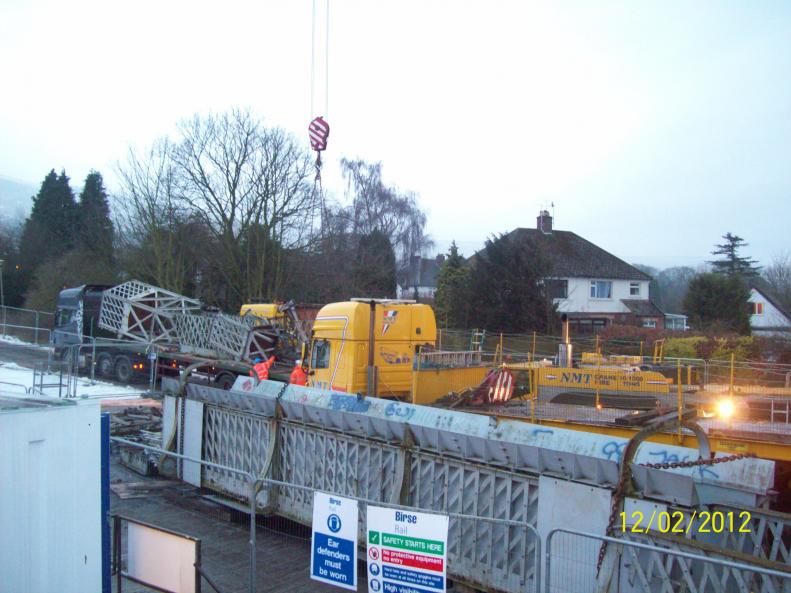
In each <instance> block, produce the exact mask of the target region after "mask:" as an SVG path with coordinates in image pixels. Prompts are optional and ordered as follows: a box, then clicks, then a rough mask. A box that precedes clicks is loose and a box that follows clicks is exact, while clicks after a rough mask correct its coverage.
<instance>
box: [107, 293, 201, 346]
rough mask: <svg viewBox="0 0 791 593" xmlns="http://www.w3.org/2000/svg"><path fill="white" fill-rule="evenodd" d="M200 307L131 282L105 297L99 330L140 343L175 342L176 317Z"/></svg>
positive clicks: (195, 302) (179, 296)
mask: <svg viewBox="0 0 791 593" xmlns="http://www.w3.org/2000/svg"><path fill="white" fill-rule="evenodd" d="M200 307H201V305H200V302H199V301H197V300H195V299H190V298H187V297H185V296H183V295H180V294H177V293H175V292H171V291H169V290H165V289H164V288H159V287H158V286H152V285H150V284H146V283H145V282H140V281H138V280H130V281H128V282H124V283H123V284H119V285H118V286H114V287H113V288H110V289H107V290H105V291H104V293H103V294H102V304H101V308H100V311H99V327H101V328H102V329H106V330H109V331H111V332H114V333H115V334H116V335H117V336H118V337H123V338H127V339H130V340H135V341H138V342H146V343H153V342H158V343H161V342H175V341H177V337H176V332H175V329H176V322H175V318H176V316H177V315H184V314H187V313H191V312H196V311H200Z"/></svg>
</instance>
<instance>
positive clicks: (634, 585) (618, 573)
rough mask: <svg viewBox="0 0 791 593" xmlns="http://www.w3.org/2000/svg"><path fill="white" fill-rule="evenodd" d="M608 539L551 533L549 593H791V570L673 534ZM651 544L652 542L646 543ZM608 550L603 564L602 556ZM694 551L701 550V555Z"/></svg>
mask: <svg viewBox="0 0 791 593" xmlns="http://www.w3.org/2000/svg"><path fill="white" fill-rule="evenodd" d="M633 537H634V536H631V535H630V536H625V537H623V538H616V537H608V536H604V535H598V534H595V533H587V532H583V531H577V530H572V529H563V528H557V529H553V530H551V531H550V532H549V533H548V534H547V538H546V542H545V543H546V545H545V555H546V558H545V562H546V564H545V570H544V575H545V583H544V592H545V593H591V592H594V591H595V592H597V593H606V592H607V591H613V592H615V591H619V590H620V587H621V584H623V583H628V584H629V590H630V591H634V592H639V593H675V592H676V591H686V592H687V593H708V592H722V593H724V592H730V591H734V592H739V593H749V592H751V591H761V592H762V593H776V592H777V593H780V592H782V593H788V592H789V591H791V570H788V568H787V567H786V566H784V565H781V564H777V563H770V562H763V563H758V562H757V561H756V562H755V563H748V562H746V561H745V560H746V558H747V557H745V556H742V555H739V554H736V553H733V552H730V551H728V550H725V549H721V548H713V547H711V546H709V547H705V546H702V545H695V544H694V543H693V542H690V541H689V540H684V539H683V538H672V537H668V536H661V535H659V536H657V535H654V536H652V535H651V534H649V535H645V536H639V537H640V538H641V539H643V540H645V541H634V540H633V539H632V538H633ZM646 542H648V543H646ZM605 544H606V545H607V551H606V554H605V557H604V559H603V560H602V562H601V563H599V561H598V557H599V552H600V550H601V548H602V546H603V545H605ZM690 550H697V553H696V552H694V551H690Z"/></svg>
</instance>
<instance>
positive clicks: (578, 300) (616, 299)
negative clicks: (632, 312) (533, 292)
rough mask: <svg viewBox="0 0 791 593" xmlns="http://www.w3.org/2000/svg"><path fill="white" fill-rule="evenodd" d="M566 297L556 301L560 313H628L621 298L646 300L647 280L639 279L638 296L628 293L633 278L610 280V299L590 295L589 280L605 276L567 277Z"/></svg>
mask: <svg viewBox="0 0 791 593" xmlns="http://www.w3.org/2000/svg"><path fill="white" fill-rule="evenodd" d="M566 280H567V281H568V297H567V298H565V299H561V300H559V301H558V311H560V312H561V313H629V309H628V308H627V307H626V305H624V304H623V303H622V302H621V299H641V300H646V301H647V300H648V282H644V281H640V296H631V295H630V294H629V285H630V284H631V283H632V282H635V281H634V280H612V298H611V299H592V298H591V296H590V290H591V289H590V286H591V280H608V279H607V278H567V279H566Z"/></svg>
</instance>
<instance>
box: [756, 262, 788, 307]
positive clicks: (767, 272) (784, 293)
mask: <svg viewBox="0 0 791 593" xmlns="http://www.w3.org/2000/svg"><path fill="white" fill-rule="evenodd" d="M763 276H764V278H765V279H766V281H767V282H768V283H769V285H770V286H771V287H772V289H773V290H774V292H775V293H776V294H777V297H778V298H779V299H780V301H781V304H782V305H783V306H784V307H785V308H786V310H791V252H788V251H786V252H784V253H778V254H777V255H775V256H774V257H773V258H772V263H771V264H770V265H769V266H768V267H767V268H766V269H764V273H763Z"/></svg>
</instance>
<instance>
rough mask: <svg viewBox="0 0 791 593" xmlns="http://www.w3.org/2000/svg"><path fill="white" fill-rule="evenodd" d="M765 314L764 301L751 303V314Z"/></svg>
mask: <svg viewBox="0 0 791 593" xmlns="http://www.w3.org/2000/svg"><path fill="white" fill-rule="evenodd" d="M763 314H764V304H763V303H750V315H763Z"/></svg>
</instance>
